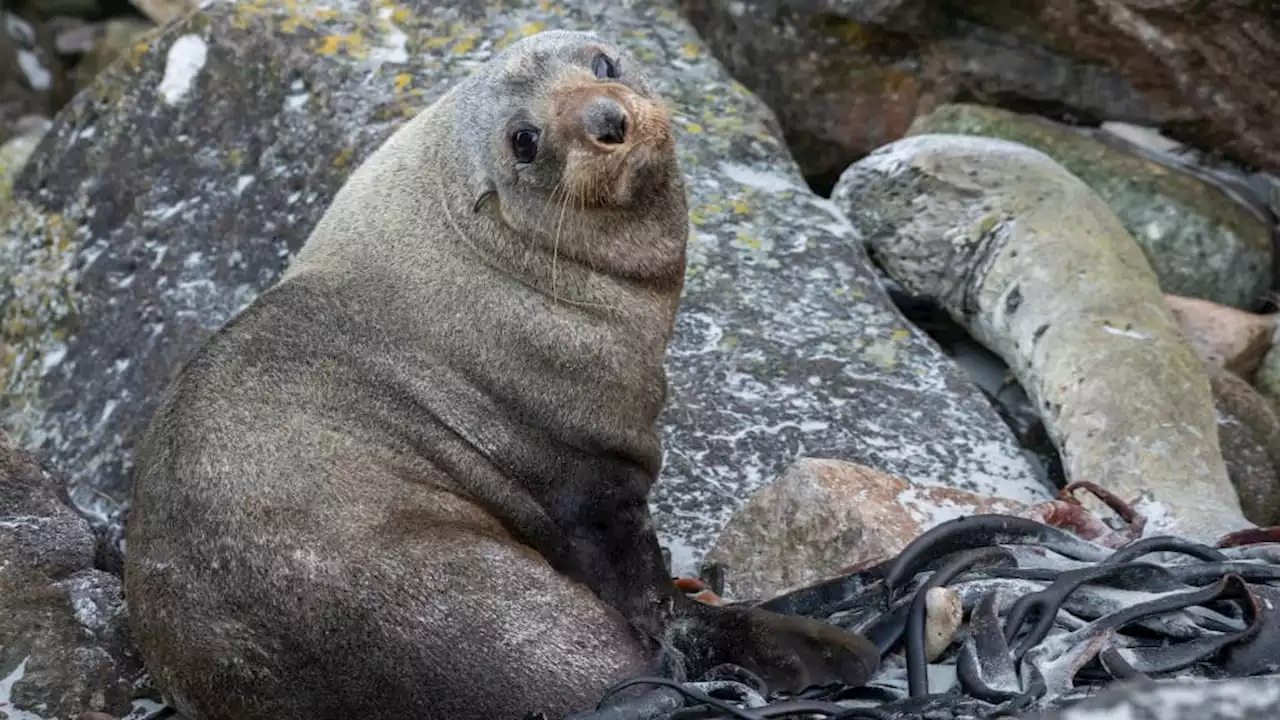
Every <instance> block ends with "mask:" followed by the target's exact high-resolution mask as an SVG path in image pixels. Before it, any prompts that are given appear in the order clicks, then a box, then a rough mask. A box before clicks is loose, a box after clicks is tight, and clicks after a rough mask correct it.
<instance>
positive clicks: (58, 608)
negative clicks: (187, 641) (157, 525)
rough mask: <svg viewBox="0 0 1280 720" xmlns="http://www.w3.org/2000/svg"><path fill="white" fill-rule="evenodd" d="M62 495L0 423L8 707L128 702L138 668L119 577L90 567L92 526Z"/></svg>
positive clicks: (1, 666)
mask: <svg viewBox="0 0 1280 720" xmlns="http://www.w3.org/2000/svg"><path fill="white" fill-rule="evenodd" d="M66 500H67V498H66V493H65V492H64V491H62V489H61V487H60V486H58V485H57V484H56V482H55V480H54V479H53V478H51V477H50V476H49V475H48V474H47V473H46V472H44V470H43V469H42V468H41V467H40V466H39V465H38V464H37V462H36V461H35V459H34V458H32V457H31V456H30V455H28V454H27V453H24V452H22V451H20V450H18V449H16V448H15V447H14V446H13V445H12V443H11V442H10V440H9V438H8V436H7V435H5V434H4V433H3V432H0V713H3V714H5V715H6V716H8V717H14V715H13V714H12V711H13V710H17V711H19V714H18V715H17V716H16V717H18V718H27V717H32V716H28V715H23V714H21V713H22V712H23V711H26V712H31V713H34V714H35V716H38V717H41V718H44V719H45V720H61V719H67V720H69V719H70V718H73V717H75V716H76V715H77V714H78V713H79V712H81V711H84V710H107V711H109V712H120V711H123V710H128V709H129V706H130V700H131V698H132V697H133V695H134V691H135V688H136V683H137V682H138V681H139V680H140V679H141V676H142V669H141V662H140V660H139V659H138V658H137V656H136V655H135V654H134V652H133V650H132V648H131V647H130V645H129V638H128V622H127V614H126V609H125V605H124V602H123V600H122V597H121V586H120V579H119V578H118V577H116V576H115V575H111V574H110V573H106V572H103V571H101V570H98V569H95V568H94V554H95V546H96V541H95V538H94V535H93V533H92V531H91V530H90V528H89V523H88V522H87V521H86V520H85V519H84V518H83V517H81V516H80V515H79V514H77V513H76V512H75V511H74V510H73V509H72V508H71V506H70V505H69V504H67V502H66ZM5 702H8V703H9V704H10V705H8V706H6V705H5Z"/></svg>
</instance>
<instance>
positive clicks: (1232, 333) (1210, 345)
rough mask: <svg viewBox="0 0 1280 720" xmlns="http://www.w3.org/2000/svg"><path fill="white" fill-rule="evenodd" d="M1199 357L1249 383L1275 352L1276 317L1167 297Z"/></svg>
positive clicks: (1192, 299)
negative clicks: (1273, 344) (1272, 344)
mask: <svg viewBox="0 0 1280 720" xmlns="http://www.w3.org/2000/svg"><path fill="white" fill-rule="evenodd" d="M1164 299H1165V302H1167V303H1168V304H1169V309H1170V310H1172V311H1173V314H1174V316H1176V317H1177V318H1178V321H1179V322H1180V323H1181V324H1182V328H1183V330H1184V331H1185V332H1186V335H1187V339H1188V340H1190V341H1191V346H1192V347H1193V348H1195V351H1196V354H1198V355H1199V356H1200V358H1201V359H1202V360H1204V361H1205V362H1207V363H1213V364H1214V365H1217V366H1218V367H1221V368H1225V369H1226V370H1230V371H1231V372H1233V373H1235V374H1236V375H1239V376H1240V377H1242V378H1244V379H1246V380H1249V379H1251V378H1252V377H1253V375H1254V373H1255V372H1257V370H1258V367H1259V366H1260V365H1262V358H1263V357H1265V356H1266V354H1267V351H1268V350H1270V349H1271V336H1272V334H1273V333H1274V332H1275V329H1276V318H1275V316H1274V315H1259V314H1256V313H1251V312H1245V311H1243V310H1237V309H1235V308H1231V307H1226V306H1223V305H1219V304H1217V303H1214V302H1209V301H1207V300H1199V299H1196V298H1187V297H1179V296H1177V295H1168V294H1166V295H1165V296H1164Z"/></svg>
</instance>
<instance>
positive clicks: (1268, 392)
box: [1253, 330, 1280, 412]
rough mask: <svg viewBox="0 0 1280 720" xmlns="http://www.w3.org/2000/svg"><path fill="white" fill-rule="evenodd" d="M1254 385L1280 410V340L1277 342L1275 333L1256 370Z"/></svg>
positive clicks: (1277, 410) (1272, 405) (1276, 409)
mask: <svg viewBox="0 0 1280 720" xmlns="http://www.w3.org/2000/svg"><path fill="white" fill-rule="evenodd" d="M1277 332H1280V330H1278V331H1277ZM1253 385H1254V387H1256V388H1258V392H1260V393H1262V396H1263V397H1265V398H1266V399H1267V400H1269V401H1270V402H1271V407H1272V408H1273V409H1275V411H1276V412H1280V342H1276V336H1275V335H1272V338H1271V349H1270V350H1268V351H1267V354H1266V355H1264V356H1263V357H1262V364H1261V365H1259V366H1258V369H1257V370H1256V371H1254V374H1253Z"/></svg>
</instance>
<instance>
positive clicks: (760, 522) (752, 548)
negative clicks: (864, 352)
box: [705, 458, 1026, 600]
mask: <svg viewBox="0 0 1280 720" xmlns="http://www.w3.org/2000/svg"><path fill="white" fill-rule="evenodd" d="M1025 507H1026V506H1024V505H1022V504H1021V503H1017V502H1013V501H1010V500H1003V499H1000V498H990V497H984V496H981V495H977V494H974V493H967V492H964V491H960V490H952V489H949V488H926V487H913V486H912V485H911V484H909V483H907V482H906V481H905V480H903V479H902V478H898V477H894V476H892V475H888V474H886V473H882V472H877V471H875V470H872V469H871V468H867V467H863V466H860V465H856V464H854V463H847V462H839V461H835V460H822V459H811V458H805V459H801V460H799V461H797V462H796V463H795V464H794V465H792V466H791V468H789V469H788V470H787V472H786V473H785V474H784V475H783V476H782V477H781V478H779V479H778V480H777V481H776V482H774V483H772V484H771V485H769V486H768V487H765V488H764V489H762V490H760V491H758V492H756V493H755V494H754V495H752V496H751V498H750V499H749V500H748V501H747V502H746V504H744V505H743V506H742V507H740V508H738V511H737V513H735V514H734V516H733V518H732V519H731V520H730V521H729V523H728V524H727V525H726V526H725V528H724V531H723V532H722V533H721V534H720V537H719V538H718V539H717V540H716V544H715V547H713V548H712V549H711V552H709V553H707V556H706V559H705V564H706V565H707V566H713V565H714V566H717V572H719V573H723V578H724V593H723V596H724V597H725V598H726V599H730V600H767V599H769V598H772V597H776V596H778V595H781V594H783V593H784V592H786V591H787V590H790V589H794V588H796V587H800V586H803V585H808V584H811V583H814V582H818V581H820V580H823V579H826V578H828V577H833V576H835V575H838V574H840V573H841V572H842V571H845V569H846V568H849V567H852V566H864V565H867V564H871V563H874V562H877V561H880V560H886V559H888V558H890V557H892V556H894V555H896V554H898V553H899V552H901V551H902V548H904V547H906V546H907V543H910V542H911V541H912V540H914V539H915V538H916V537H918V536H919V535H920V534H921V533H923V532H925V531H926V530H928V529H930V528H932V527H933V526H934V525H937V524H939V523H942V522H945V521H947V520H953V519H955V518H958V517H963V516H966V515H975V514H980V513H1008V514H1016V513H1018V512H1020V511H1022V510H1023V509H1025Z"/></svg>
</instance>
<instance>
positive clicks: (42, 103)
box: [0, 12, 56, 142]
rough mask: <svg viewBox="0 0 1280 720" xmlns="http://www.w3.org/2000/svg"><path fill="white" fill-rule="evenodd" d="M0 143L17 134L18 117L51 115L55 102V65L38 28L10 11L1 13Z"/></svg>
mask: <svg viewBox="0 0 1280 720" xmlns="http://www.w3.org/2000/svg"><path fill="white" fill-rule="evenodd" d="M0 15H3V18H4V27H3V28H0V142H5V141H7V140H8V139H9V138H10V137H12V136H13V135H14V134H16V132H15V130H14V129H13V127H14V125H15V124H16V123H17V121H18V119H19V118H22V117H24V116H28V115H40V116H48V115H52V114H53V111H54V109H55V107H54V101H53V91H54V80H55V78H54V69H56V66H54V64H53V62H52V59H51V58H50V57H49V55H48V54H47V53H45V52H44V50H43V49H42V48H41V46H40V42H39V41H40V37H39V34H38V33H37V31H36V28H35V27H34V26H33V25H32V24H31V23H29V22H27V21H26V20H23V19H22V18H21V17H19V16H17V15H15V14H14V13H11V12H0Z"/></svg>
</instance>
